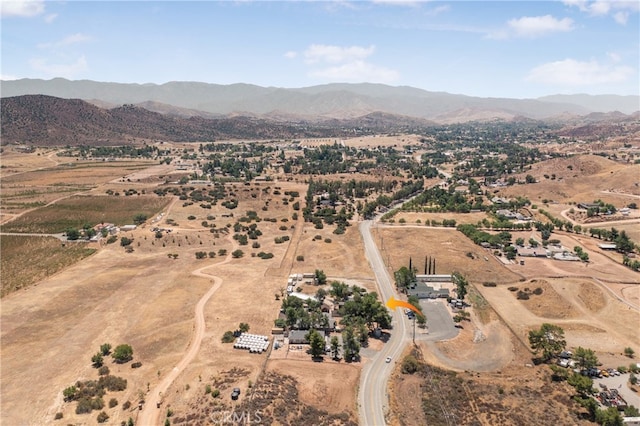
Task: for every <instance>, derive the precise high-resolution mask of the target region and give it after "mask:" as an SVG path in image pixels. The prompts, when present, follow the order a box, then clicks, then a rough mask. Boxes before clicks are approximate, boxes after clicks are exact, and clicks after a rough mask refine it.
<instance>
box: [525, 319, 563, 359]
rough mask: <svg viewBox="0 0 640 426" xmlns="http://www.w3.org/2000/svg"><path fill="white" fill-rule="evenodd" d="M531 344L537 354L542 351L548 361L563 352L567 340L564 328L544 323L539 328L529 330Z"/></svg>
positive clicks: (543, 356) (543, 357)
mask: <svg viewBox="0 0 640 426" xmlns="http://www.w3.org/2000/svg"><path fill="white" fill-rule="evenodd" d="M529 345H531V349H532V350H533V351H534V352H535V353H536V354H537V353H540V352H542V359H543V361H545V362H546V361H549V360H550V359H551V358H552V357H554V356H555V355H556V354H558V353H560V352H562V351H563V350H564V348H565V346H566V345H567V342H566V341H565V340H564V330H563V329H562V328H560V327H558V326H557V325H553V324H549V323H544V324H542V326H541V327H540V329H539V330H531V331H529Z"/></svg>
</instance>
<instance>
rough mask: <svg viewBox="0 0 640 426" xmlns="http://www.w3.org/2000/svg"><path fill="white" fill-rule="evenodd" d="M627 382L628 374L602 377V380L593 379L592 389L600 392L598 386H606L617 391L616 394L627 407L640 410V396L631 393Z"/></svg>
mask: <svg viewBox="0 0 640 426" xmlns="http://www.w3.org/2000/svg"><path fill="white" fill-rule="evenodd" d="M628 381H629V373H625V374H621V375H619V376H613V377H603V378H602V379H599V378H594V379H593V387H594V388H595V389H596V390H597V391H598V392H600V390H601V388H600V386H599V384H603V385H605V386H607V387H608V388H609V389H617V390H618V393H619V394H620V395H621V396H622V397H623V398H624V400H625V401H626V402H627V405H633V406H634V407H636V408H640V395H638V394H637V393H635V392H633V391H632V390H631V389H629V386H627V382H628Z"/></svg>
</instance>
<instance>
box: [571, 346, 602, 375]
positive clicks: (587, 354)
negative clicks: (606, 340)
mask: <svg viewBox="0 0 640 426" xmlns="http://www.w3.org/2000/svg"><path fill="white" fill-rule="evenodd" d="M573 360H574V361H575V362H576V364H577V365H578V366H579V367H581V368H583V369H586V370H588V369H590V368H593V367H595V366H596V365H598V357H597V356H596V354H595V352H594V351H593V350H591V349H585V348H583V347H581V346H578V347H577V348H576V350H575V352H574V354H573Z"/></svg>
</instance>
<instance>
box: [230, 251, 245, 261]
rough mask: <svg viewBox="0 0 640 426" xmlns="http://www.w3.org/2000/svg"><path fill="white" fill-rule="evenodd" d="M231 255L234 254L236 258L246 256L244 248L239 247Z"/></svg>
mask: <svg viewBox="0 0 640 426" xmlns="http://www.w3.org/2000/svg"><path fill="white" fill-rule="evenodd" d="M231 256H232V257H233V258H234V259H239V258H241V257H242V256H244V252H243V251H242V250H240V249H237V250H234V251H233V252H232V253H231Z"/></svg>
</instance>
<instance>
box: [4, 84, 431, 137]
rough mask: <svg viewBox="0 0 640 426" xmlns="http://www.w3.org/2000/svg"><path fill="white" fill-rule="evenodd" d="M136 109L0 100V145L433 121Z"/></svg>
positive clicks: (389, 127)
mask: <svg viewBox="0 0 640 426" xmlns="http://www.w3.org/2000/svg"><path fill="white" fill-rule="evenodd" d="M167 114H168V115H163V114H160V113H158V112H153V111H149V110H147V109H144V108H141V107H139V106H134V105H123V106H120V107H117V108H112V109H104V108H100V107H97V106H95V105H93V104H90V103H88V102H85V101H83V100H80V99H61V98H56V97H52V96H44V95H26V96H17V97H11V98H4V99H3V100H2V108H1V128H0V131H1V132H2V143H3V144H9V143H30V144H35V145H41V146H42V145H68V144H69V145H78V144H85V145H114V144H123V143H132V142H134V140H135V139H138V140H140V139H146V140H167V141H169V140H170V141H176V142H195V141H214V140H220V139H292V138H309V137H331V136H334V137H339V136H347V135H350V136H353V135H357V134H370V133H379V132H400V131H412V130H415V129H417V128H421V127H424V126H427V125H429V124H430V123H429V122H427V121H425V120H421V119H416V118H410V117H398V116H392V115H389V114H381V113H373V114H369V115H367V116H364V117H361V118H359V119H347V120H335V119H334V120H328V121H324V122H315V123H310V122H304V121H302V122H300V121H287V120H285V119H284V118H283V117H281V118H278V119H263V118H256V117H248V116H233V117H220V118H209V119H207V118H203V117H199V116H191V117H188V118H185V117H181V116H179V115H182V114H180V113H175V115H176V116H174V115H169V114H171V113H170V112H169V111H167Z"/></svg>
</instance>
